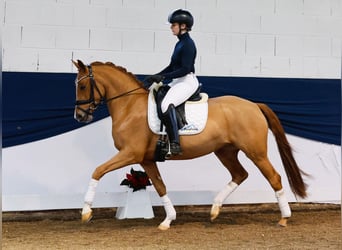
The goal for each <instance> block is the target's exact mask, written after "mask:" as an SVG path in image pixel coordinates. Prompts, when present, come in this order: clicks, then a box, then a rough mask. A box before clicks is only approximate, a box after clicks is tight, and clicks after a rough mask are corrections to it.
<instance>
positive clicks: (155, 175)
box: [141, 161, 176, 230]
mask: <svg viewBox="0 0 342 250" xmlns="http://www.w3.org/2000/svg"><path fill="white" fill-rule="evenodd" d="M141 166H142V167H143V168H144V170H145V171H146V173H147V175H148V177H149V178H150V179H151V181H152V183H153V186H154V188H155V189H156V190H157V193H158V194H159V196H160V198H161V200H162V202H163V205H164V209H165V212H166V217H165V219H164V221H163V222H162V223H160V225H159V227H158V228H159V229H160V230H167V229H169V228H170V224H171V222H172V221H173V220H175V219H176V210H175V208H174V207H173V204H172V202H171V200H170V199H169V197H168V195H167V193H166V187H165V184H164V182H163V180H162V178H161V176H160V173H159V170H158V167H157V164H156V163H155V162H152V161H148V162H143V163H141Z"/></svg>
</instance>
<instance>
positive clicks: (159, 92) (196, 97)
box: [153, 84, 202, 130]
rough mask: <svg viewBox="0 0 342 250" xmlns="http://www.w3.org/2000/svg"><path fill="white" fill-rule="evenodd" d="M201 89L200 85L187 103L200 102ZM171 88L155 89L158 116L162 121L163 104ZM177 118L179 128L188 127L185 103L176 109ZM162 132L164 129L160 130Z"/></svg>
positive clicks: (166, 86) (161, 87)
mask: <svg viewBox="0 0 342 250" xmlns="http://www.w3.org/2000/svg"><path fill="white" fill-rule="evenodd" d="M201 87H202V85H201V84H200V85H199V86H198V88H197V90H196V91H195V93H194V94H193V95H192V96H190V98H189V99H188V100H187V101H192V102H196V101H200V100H201V99H202V97H201V95H200V93H201ZM169 89H170V86H169V85H161V86H160V87H159V88H158V89H153V95H154V99H155V101H156V105H157V114H158V118H159V119H160V120H162V110H161V103H162V101H163V99H164V97H165V96H166V94H167V92H168V91H169ZM176 116H177V125H178V128H183V127H184V126H185V125H188V122H187V121H186V115H185V102H183V103H182V104H181V105H179V106H177V107H176ZM160 130H162V128H161V129H160Z"/></svg>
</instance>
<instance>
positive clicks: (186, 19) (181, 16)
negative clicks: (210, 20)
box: [168, 9, 194, 30]
mask: <svg viewBox="0 0 342 250" xmlns="http://www.w3.org/2000/svg"><path fill="white" fill-rule="evenodd" d="M168 20H169V23H179V24H183V23H184V24H185V25H186V27H187V29H188V30H191V28H192V25H194V18H193V16H192V15H191V13H190V12H189V11H187V10H182V9H178V10H175V11H174V12H173V13H171V14H170V15H169V18H168Z"/></svg>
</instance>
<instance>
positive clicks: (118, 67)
mask: <svg viewBox="0 0 342 250" xmlns="http://www.w3.org/2000/svg"><path fill="white" fill-rule="evenodd" d="M90 65H91V66H101V65H105V66H109V67H112V68H115V69H117V70H119V71H121V72H123V73H125V74H126V75H128V76H129V77H130V78H132V79H133V80H135V81H136V82H138V83H139V84H141V85H142V82H141V81H139V79H138V78H137V77H136V76H135V75H134V74H133V73H132V72H129V71H127V69H126V68H124V67H121V66H118V65H115V64H114V63H112V62H105V63H103V62H99V61H96V62H92V63H91V64H90Z"/></svg>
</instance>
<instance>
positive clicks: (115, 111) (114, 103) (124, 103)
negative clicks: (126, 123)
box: [105, 72, 148, 120]
mask: <svg viewBox="0 0 342 250" xmlns="http://www.w3.org/2000/svg"><path fill="white" fill-rule="evenodd" d="M120 73H121V72H120ZM113 75H114V74H112V75H111V77H110V78H109V79H111V80H110V81H108V82H107V83H106V84H107V85H106V87H105V88H106V98H107V100H109V99H111V98H113V99H112V100H110V101H108V103H107V106H108V110H109V113H110V114H111V116H112V118H115V119H119V120H122V119H124V118H126V117H127V115H129V114H131V113H132V111H133V110H136V109H138V110H140V112H143V109H142V108H143V107H144V106H145V105H144V103H147V96H148V95H147V92H146V91H145V90H143V89H137V88H139V87H140V85H139V83H137V82H136V81H135V79H133V78H132V77H130V76H126V75H125V74H124V73H121V74H120V77H118V78H115V77H113ZM130 91H132V92H130ZM129 92H130V93H129ZM126 93H127V94H126Z"/></svg>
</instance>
